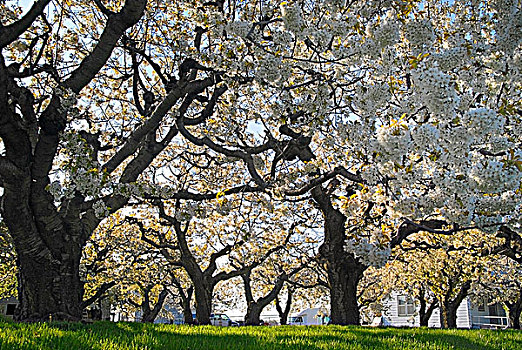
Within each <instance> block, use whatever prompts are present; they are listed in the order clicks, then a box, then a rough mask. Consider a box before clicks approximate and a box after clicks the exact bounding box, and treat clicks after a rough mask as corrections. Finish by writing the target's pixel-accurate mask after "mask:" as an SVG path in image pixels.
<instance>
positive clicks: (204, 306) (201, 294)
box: [193, 280, 214, 324]
mask: <svg viewBox="0 0 522 350" xmlns="http://www.w3.org/2000/svg"><path fill="white" fill-rule="evenodd" d="M193 283H194V297H195V299H196V324H210V315H211V313H212V293H213V291H214V288H213V286H212V287H208V286H206V285H205V284H204V283H198V282H196V281H195V280H193Z"/></svg>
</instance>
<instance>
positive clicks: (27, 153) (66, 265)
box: [0, 0, 146, 321]
mask: <svg viewBox="0 0 522 350" xmlns="http://www.w3.org/2000/svg"><path fill="white" fill-rule="evenodd" d="M47 3H49V1H37V2H35V4H34V5H33V7H32V8H31V10H30V11H29V12H28V13H27V15H26V16H24V17H23V18H22V19H21V20H19V21H18V22H15V23H13V25H10V26H7V27H3V28H1V29H0V31H1V33H2V35H1V37H2V39H1V40H0V45H6V44H7V43H9V42H12V41H13V40H16V38H17V37H18V36H20V35H23V34H22V33H23V32H24V31H25V30H26V29H27V28H29V27H30V26H31V24H32V23H33V22H34V20H35V19H36V18H37V17H38V16H39V15H40V14H41V13H42V11H44V8H45V6H46V5H47ZM145 3H146V1H145V0H127V1H126V3H125V5H124V6H123V7H122V10H121V12H120V13H117V14H114V15H113V16H111V17H110V18H109V19H108V21H107V23H106V27H105V30H104V31H103V33H102V35H101V36H100V38H99V40H98V43H97V45H96V46H95V48H94V49H93V52H91V53H90V54H88V55H87V56H86V57H85V59H84V60H83V61H82V62H81V63H80V65H79V67H78V68H77V69H76V70H75V71H73V72H72V73H71V75H70V77H69V78H67V79H66V80H65V81H64V82H63V83H62V85H63V87H65V88H71V89H72V90H73V91H75V92H79V91H81V90H82V89H83V88H84V87H85V86H86V85H87V84H88V83H89V82H90V81H91V80H92V79H93V77H94V76H95V75H96V74H97V73H98V72H99V70H100V69H101V68H102V67H103V66H104V65H105V63H106V61H107V59H108V58H109V56H110V55H111V53H112V50H113V49H114V47H115V45H116V43H117V41H118V40H119V39H120V37H121V36H122V34H123V33H124V32H125V31H126V30H127V29H128V28H129V27H131V26H132V25H134V24H135V23H136V22H137V21H138V20H139V19H140V17H141V16H142V14H143V11H144V8H145ZM16 76H17V72H15V71H11V70H10V69H9V68H7V67H6V65H5V61H4V58H3V56H2V57H1V58H0V86H1V88H0V125H1V127H0V138H1V139H2V141H3V144H4V147H5V156H1V157H0V182H1V183H2V186H3V187H4V193H3V195H2V207H1V208H0V211H1V215H2V217H3V219H4V220H5V223H6V225H7V227H8V229H9V232H10V234H11V235H12V237H13V242H14V244H15V248H16V252H17V255H18V266H19V301H20V306H19V310H18V315H17V318H18V319H20V320H26V321H38V320H49V319H53V320H59V319H64V320H79V319H80V318H81V302H82V297H83V284H82V282H81V281H80V277H79V265H80V258H81V253H82V248H83V246H84V245H85V243H86V240H87V238H88V237H89V236H90V234H91V233H92V232H93V230H94V229H95V228H96V226H97V225H98V223H99V219H97V218H95V216H94V213H93V211H92V210H89V209H90V208H86V209H84V210H81V206H82V204H83V203H84V198H83V197H82V196H81V195H76V197H74V198H72V199H70V200H65V201H64V202H63V203H62V206H61V207H60V208H56V207H55V205H54V199H53V198H52V196H51V195H50V194H49V193H48V192H47V190H46V187H47V185H48V184H49V183H50V180H49V172H50V170H51V168H52V164H53V162H54V160H55V157H56V155H57V150H58V144H59V141H60V137H61V136H60V132H61V131H62V130H63V129H64V128H65V123H66V120H67V116H66V112H64V111H63V110H61V109H60V102H59V98H58V97H57V96H53V97H52V99H51V101H50V102H49V104H48V106H47V107H46V109H45V111H43V112H42V114H41V115H40V118H37V116H36V113H35V111H34V97H33V95H32V94H31V92H30V91H29V90H28V89H27V88H25V87H23V86H22V85H19V83H17V81H16V80H15V78H16ZM9 101H11V102H9ZM15 106H18V107H19V108H15ZM138 175H139V174H136V176H138ZM122 205H123V204H122ZM120 207H121V205H120ZM114 208H115V209H118V206H115V207H114ZM82 215H83V216H82Z"/></svg>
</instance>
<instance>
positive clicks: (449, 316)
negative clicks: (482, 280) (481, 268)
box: [439, 280, 471, 328]
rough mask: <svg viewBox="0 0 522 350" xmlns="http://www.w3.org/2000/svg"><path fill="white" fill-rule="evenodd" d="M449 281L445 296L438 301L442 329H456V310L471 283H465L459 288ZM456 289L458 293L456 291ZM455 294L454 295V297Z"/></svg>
mask: <svg viewBox="0 0 522 350" xmlns="http://www.w3.org/2000/svg"><path fill="white" fill-rule="evenodd" d="M454 285H456V283H453V282H451V281H450V286H449V288H448V290H447V292H446V294H445V295H444V296H443V297H442V300H440V299H439V305H440V323H441V327H442V328H457V309H458V307H459V305H460V304H461V303H462V301H463V300H464V298H466V296H467V295H468V293H469V290H470V289H471V281H469V280H468V281H465V282H464V283H462V285H460V287H454ZM456 289H458V292H457V291H456ZM455 292H457V293H456V295H455Z"/></svg>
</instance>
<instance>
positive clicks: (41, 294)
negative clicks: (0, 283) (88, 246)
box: [16, 254, 83, 322]
mask: <svg viewBox="0 0 522 350" xmlns="http://www.w3.org/2000/svg"><path fill="white" fill-rule="evenodd" d="M18 262H19V264H18V265H19V277H18V282H19V284H18V285H19V287H18V298H19V302H20V304H19V307H18V310H17V313H16V319H17V320H19V321H26V322H39V321H79V320H80V319H81V317H82V310H81V306H80V304H81V301H82V297H83V284H82V282H81V281H80V277H79V273H78V272H79V259H78V262H75V261H71V260H66V261H53V262H48V263H43V262H36V261H34V259H31V258H28V257H24V256H23V255H22V256H21V255H20V254H19V260H18Z"/></svg>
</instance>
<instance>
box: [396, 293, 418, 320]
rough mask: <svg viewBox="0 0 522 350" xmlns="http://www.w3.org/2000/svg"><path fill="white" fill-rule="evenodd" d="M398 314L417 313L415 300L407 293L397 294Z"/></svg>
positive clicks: (409, 314) (411, 314) (410, 314)
mask: <svg viewBox="0 0 522 350" xmlns="http://www.w3.org/2000/svg"><path fill="white" fill-rule="evenodd" d="M397 310H398V316H413V314H414V313H415V301H414V300H413V298H412V297H409V296H407V295H399V296H397Z"/></svg>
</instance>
